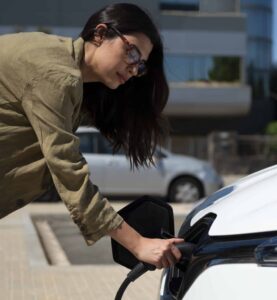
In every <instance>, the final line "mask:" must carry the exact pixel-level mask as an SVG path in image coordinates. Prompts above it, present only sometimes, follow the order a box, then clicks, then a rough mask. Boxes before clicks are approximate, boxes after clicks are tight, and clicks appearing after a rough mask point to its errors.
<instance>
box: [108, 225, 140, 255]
mask: <svg viewBox="0 0 277 300" xmlns="http://www.w3.org/2000/svg"><path fill="white" fill-rule="evenodd" d="M108 234H109V236H110V237H111V238H112V239H114V240H115V241H117V242H118V243H119V244H121V245H122V246H124V247H125V248H126V249H128V250H129V251H130V252H131V253H133V254H134V255H135V256H136V257H138V255H139V253H140V250H139V249H140V247H141V244H142V241H143V239H144V238H143V236H141V235H140V234H139V233H138V232H137V231H136V230H135V229H134V228H132V227H131V226H130V225H128V224H127V223H126V222H125V221H124V222H123V223H121V225H120V226H119V227H118V228H116V229H114V230H112V231H110V232H109V233H108Z"/></svg>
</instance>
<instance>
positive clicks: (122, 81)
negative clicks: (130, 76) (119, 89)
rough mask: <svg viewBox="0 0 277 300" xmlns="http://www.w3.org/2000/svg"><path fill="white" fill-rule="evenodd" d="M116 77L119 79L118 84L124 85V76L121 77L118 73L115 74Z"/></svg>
mask: <svg viewBox="0 0 277 300" xmlns="http://www.w3.org/2000/svg"><path fill="white" fill-rule="evenodd" d="M116 74H117V77H118V78H119V81H120V83H122V84H124V83H125V82H126V79H125V78H124V76H122V75H121V74H120V73H118V72H117V73H116Z"/></svg>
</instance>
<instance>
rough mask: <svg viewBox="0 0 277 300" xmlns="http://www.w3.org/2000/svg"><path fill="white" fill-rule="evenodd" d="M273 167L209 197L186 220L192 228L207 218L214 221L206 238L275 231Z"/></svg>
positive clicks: (275, 173)
mask: <svg viewBox="0 0 277 300" xmlns="http://www.w3.org/2000/svg"><path fill="white" fill-rule="evenodd" d="M276 185H277V165H275V166H272V167H269V168H266V169H264V170H261V171H259V172H256V173H253V174H252V175H249V176H247V177H244V178H242V179H241V180H239V181H237V182H235V183H234V184H232V185H230V186H227V187H225V188H223V189H221V190H219V191H217V192H216V193H214V194H212V195H211V196H209V197H208V198H207V199H206V200H204V201H203V202H202V203H201V204H200V205H198V206H197V207H196V208H195V209H194V210H193V211H192V212H191V213H190V214H189V215H188V217H187V219H186V221H185V223H187V224H183V225H187V226H186V227H191V226H193V225H194V224H195V223H196V222H197V221H199V220H200V219H201V218H202V217H204V216H206V215H207V214H210V213H213V214H215V215H216V218H215V220H214V222H213V224H212V226H211V227H210V230H209V235H210V236H224V235H238V234H251V233H258V232H269V231H276V230H277V217H276V212H277V193H276Z"/></svg>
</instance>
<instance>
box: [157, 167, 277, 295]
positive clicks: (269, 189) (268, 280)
mask: <svg viewBox="0 0 277 300" xmlns="http://www.w3.org/2000/svg"><path fill="white" fill-rule="evenodd" d="M276 188H277V165H275V166H272V167H270V168H267V169H264V170H262V171H259V172H257V173H254V174H252V175H250V176H247V177H245V178H243V179H241V180H239V181H238V182H236V183H234V184H233V185H230V186H228V187H225V188H223V189H221V190H219V191H218V192H216V193H215V194H213V195H211V196H210V197H208V198H207V199H206V200H205V201H204V202H203V203H202V204H200V205H199V206H198V207H196V208H195V209H194V210H193V211H192V212H191V213H190V214H189V215H188V216H187V218H186V219H185V221H184V223H183V225H182V227H181V229H180V231H179V234H178V236H180V237H183V238H185V240H186V242H190V243H192V244H194V245H195V248H194V250H193V252H192V256H191V257H190V258H189V259H187V260H184V262H183V263H181V264H179V267H177V266H175V267H174V268H169V269H167V270H165V271H164V273H163V275H162V280H161V287H160V299H163V300H168V299H182V300H216V299H218V300H242V299H245V300H260V299H266V300H273V299H274V300H275V299H277V281H276V280H277V193H276Z"/></svg>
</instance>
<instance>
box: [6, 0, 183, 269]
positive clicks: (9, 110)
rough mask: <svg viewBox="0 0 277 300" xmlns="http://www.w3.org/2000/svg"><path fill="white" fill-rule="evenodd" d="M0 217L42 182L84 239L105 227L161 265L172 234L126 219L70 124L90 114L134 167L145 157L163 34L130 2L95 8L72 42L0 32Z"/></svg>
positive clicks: (156, 119) (156, 128) (171, 258)
mask: <svg viewBox="0 0 277 300" xmlns="http://www.w3.org/2000/svg"><path fill="white" fill-rule="evenodd" d="M0 57H1V59H0V68H1V73H0V143H1V144H0V145H1V147H0V172H1V173H0V192H1V195H2V197H1V210H0V217H4V216H5V215H7V214H9V213H11V212H13V211H14V210H16V209H18V208H20V207H22V206H24V205H26V204H28V203H29V202H31V201H32V200H34V199H36V198H38V197H39V196H40V195H41V194H43V193H44V192H45V191H46V190H47V188H48V187H49V185H50V184H51V181H53V182H54V185H55V188H56V190H57V192H58V193H59V195H60V197H61V198H62V200H63V202H64V203H65V205H66V206H67V208H68V210H69V211H70V214H71V216H72V218H73V220H74V222H75V223H77V224H78V225H79V228H80V230H81V232H82V234H83V236H84V238H85V240H86V242H87V243H88V244H89V245H91V244H93V243H94V242H96V241H97V240H98V239H99V238H101V237H102V236H104V235H110V236H111V237H112V238H113V239H115V240H117V241H118V242H119V243H121V244H122V245H123V246H125V247H126V248H127V249H128V250H129V251H131V252H132V253H133V254H134V255H135V256H136V257H137V258H138V259H139V260H141V261H145V262H148V263H151V264H153V265H155V266H156V267H157V268H162V267H168V266H169V265H172V264H174V263H175V262H176V261H178V260H179V259H180V252H179V250H178V249H177V248H176V246H174V243H179V242H182V241H183V240H182V239H169V240H160V239H148V238H144V237H142V236H141V235H139V233H137V232H136V231H135V230H134V229H133V228H131V227H130V226H129V225H128V224H127V223H126V222H124V220H122V218H121V217H120V216H119V215H118V214H117V213H116V212H115V211H114V210H113V208H112V207H111V205H110V204H109V202H108V201H107V200H106V199H105V198H102V196H101V194H100V193H99V191H98V188H97V187H96V186H95V185H93V184H92V183H91V182H90V180H89V170H88V165H87V163H86V161H85V160H84V158H83V157H82V155H81V154H80V152H79V140H78V138H77V137H76V136H75V135H74V131H75V130H76V128H77V127H78V125H79V124H80V122H83V123H84V122H86V123H90V124H92V125H94V126H96V127H97V128H99V130H100V131H101V132H102V134H104V135H105V136H106V137H107V138H108V139H109V140H110V141H111V143H112V144H113V147H114V150H115V151H116V150H118V149H119V148H122V149H124V150H125V153H126V155H127V156H128V157H129V158H130V162H131V165H132V166H133V167H139V166H143V165H146V166H147V165H149V163H153V161H152V154H153V152H154V150H155V146H156V144H157V141H158V139H159V137H160V136H161V135H162V134H163V126H162V117H161V111H162V109H163V108H164V106H165V104H166V101H167V97H168V86H167V83H166V80H165V76H164V72H163V48H162V43H161V40H160V37H159V34H158V32H157V29H156V28H155V26H154V24H153V23H152V21H151V19H150V18H149V17H148V16H147V15H146V13H145V12H143V11H142V10H141V9H140V8H138V7H137V6H135V5H131V4H114V5H109V6H107V7H105V8H104V9H102V10H100V11H99V12H97V13H95V14H94V15H92V16H91V18H90V19H89V20H88V22H87V24H86V25H85V27H84V29H83V31H82V33H81V37H80V38H78V39H77V40H75V41H72V39H70V38H64V37H59V36H53V35H46V34H42V33H20V34H11V35H4V36H2V37H0Z"/></svg>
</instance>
